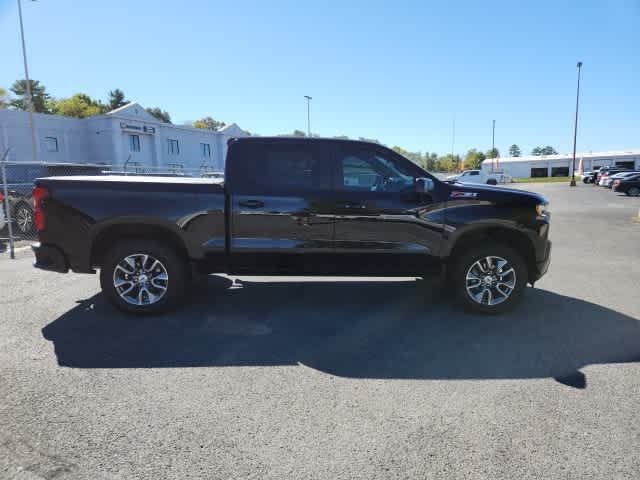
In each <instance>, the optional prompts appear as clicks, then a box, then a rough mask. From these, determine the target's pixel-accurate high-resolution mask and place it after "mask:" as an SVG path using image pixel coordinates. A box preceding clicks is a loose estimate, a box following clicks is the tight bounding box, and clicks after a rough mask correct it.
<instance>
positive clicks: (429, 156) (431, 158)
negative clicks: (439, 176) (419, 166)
mask: <svg viewBox="0 0 640 480" xmlns="http://www.w3.org/2000/svg"><path fill="white" fill-rule="evenodd" d="M424 168H425V169H426V170H428V171H430V172H436V171H438V154H437V153H435V152H431V153H428V152H425V154H424Z"/></svg>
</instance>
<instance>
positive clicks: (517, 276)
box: [450, 244, 528, 314]
mask: <svg viewBox="0 0 640 480" xmlns="http://www.w3.org/2000/svg"><path fill="white" fill-rule="evenodd" d="M450 280H451V285H452V287H453V292H454V294H455V296H456V299H457V300H458V303H459V304H460V305H462V306H463V307H464V308H465V309H467V310H470V311H473V312H479V313H485V314H498V313H503V312H506V311H508V310H510V309H511V308H513V307H514V306H515V305H516V304H517V303H518V301H519V300H520V298H521V297H522V294H523V292H524V288H525V286H526V284H527V280H528V271H527V266H526V263H525V261H524V259H523V258H522V256H521V255H520V254H519V253H518V252H516V251H514V250H513V249H512V248H510V247H508V246H506V245H500V244H498V245H496V244H492V245H479V246H476V247H472V248H470V249H469V250H467V251H465V252H464V253H461V254H460V256H459V258H457V259H455V260H454V262H453V265H452V269H451V277H450Z"/></svg>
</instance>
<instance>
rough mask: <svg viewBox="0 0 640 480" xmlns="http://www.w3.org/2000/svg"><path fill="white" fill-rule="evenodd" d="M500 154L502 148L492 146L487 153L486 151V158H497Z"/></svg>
mask: <svg viewBox="0 0 640 480" xmlns="http://www.w3.org/2000/svg"><path fill="white" fill-rule="evenodd" d="M499 156H500V150H498V149H497V148H490V149H489V150H487V153H485V157H486V158H497V157H499Z"/></svg>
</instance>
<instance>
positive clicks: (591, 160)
mask: <svg viewBox="0 0 640 480" xmlns="http://www.w3.org/2000/svg"><path fill="white" fill-rule="evenodd" d="M572 162H573V154H562V155H543V156H527V157H504V158H494V159H487V160H485V161H484V162H482V170H484V171H485V172H487V173H489V172H492V171H497V172H502V173H506V174H508V175H511V176H512V177H513V178H529V177H567V176H569V175H571V167H572ZM606 165H610V166H616V167H624V168H635V169H637V170H640V150H630V151H626V152H595V153H592V152H589V153H576V173H581V172H587V171H592V170H593V169H594V168H599V167H604V166H606Z"/></svg>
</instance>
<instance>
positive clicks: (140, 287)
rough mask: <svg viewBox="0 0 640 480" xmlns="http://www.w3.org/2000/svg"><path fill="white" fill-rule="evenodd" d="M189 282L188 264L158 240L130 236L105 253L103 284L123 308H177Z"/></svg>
mask: <svg viewBox="0 0 640 480" xmlns="http://www.w3.org/2000/svg"><path fill="white" fill-rule="evenodd" d="M189 284H190V276H189V269H188V263H187V261H186V259H183V258H182V257H181V256H180V255H178V254H177V252H175V251H174V250H173V249H172V248H170V247H169V246H167V245H164V244H162V243H159V242H154V241H149V240H140V239H131V240H125V241H122V242H120V243H118V244H116V245H115V247H114V248H112V249H111V250H110V251H109V252H108V253H107V254H106V256H105V259H104V261H103V265H102V268H101V270H100V286H101V287H102V291H103V292H104V294H105V296H106V297H107V299H108V300H109V301H110V302H111V303H112V304H113V305H114V306H116V307H117V308H119V309H120V310H124V311H126V312H130V313H135V314H157V313H162V312H166V311H169V310H171V309H173V308H175V307H176V306H177V305H178V304H179V303H180V302H181V301H182V300H183V299H184V297H185V295H186V293H187V289H188V285H189Z"/></svg>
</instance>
